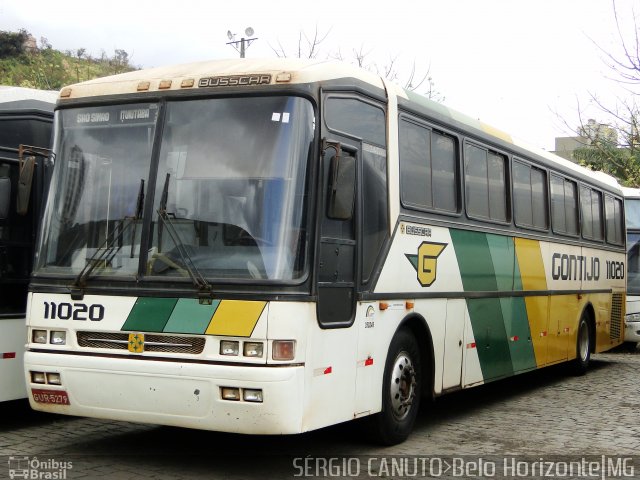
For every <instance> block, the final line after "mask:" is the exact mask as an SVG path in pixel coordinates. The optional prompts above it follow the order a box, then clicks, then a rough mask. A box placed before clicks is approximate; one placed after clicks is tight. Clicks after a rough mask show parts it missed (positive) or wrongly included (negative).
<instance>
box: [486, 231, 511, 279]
mask: <svg viewBox="0 0 640 480" xmlns="http://www.w3.org/2000/svg"><path fill="white" fill-rule="evenodd" d="M486 237H487V244H488V246H489V252H490V254H491V261H492V263H493V270H494V272H495V278H496V285H497V288H498V290H502V291H509V290H511V289H513V265H514V263H515V248H514V246H513V239H512V238H511V237H506V236H504V235H486Z"/></svg>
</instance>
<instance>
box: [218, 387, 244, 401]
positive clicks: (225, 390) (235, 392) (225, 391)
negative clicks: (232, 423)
mask: <svg viewBox="0 0 640 480" xmlns="http://www.w3.org/2000/svg"><path fill="white" fill-rule="evenodd" d="M220 396H221V397H222V399H223V400H232V401H234V402H237V401H238V400H240V389H239V388H234V387H220Z"/></svg>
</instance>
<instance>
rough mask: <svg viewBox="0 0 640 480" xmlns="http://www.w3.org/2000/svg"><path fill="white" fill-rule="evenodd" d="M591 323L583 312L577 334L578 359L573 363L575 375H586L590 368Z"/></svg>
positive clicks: (572, 367) (572, 368)
mask: <svg viewBox="0 0 640 480" xmlns="http://www.w3.org/2000/svg"><path fill="white" fill-rule="evenodd" d="M591 338H592V337H591V324H590V323H589V317H588V316H587V314H586V313H583V314H582V317H580V321H579V322H578V332H577V336H576V359H575V360H574V361H573V362H572V364H571V370H572V373H573V374H574V375H584V374H585V373H587V369H588V368H589V360H590V359H591V350H592V345H591Z"/></svg>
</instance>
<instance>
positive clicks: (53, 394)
mask: <svg viewBox="0 0 640 480" xmlns="http://www.w3.org/2000/svg"><path fill="white" fill-rule="evenodd" d="M31 394H32V395H33V399H34V400H35V401H36V402H38V403H51V404H54V405H71V404H70V403H69V396H68V395H67V392H65V391H64V390H42V389H39V388H32V389H31Z"/></svg>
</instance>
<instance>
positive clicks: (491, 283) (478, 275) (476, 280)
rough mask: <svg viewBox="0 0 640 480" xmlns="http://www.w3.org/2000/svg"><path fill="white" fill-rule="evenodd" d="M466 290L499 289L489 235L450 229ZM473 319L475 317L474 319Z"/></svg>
mask: <svg viewBox="0 0 640 480" xmlns="http://www.w3.org/2000/svg"><path fill="white" fill-rule="evenodd" d="M450 234H451V240H452V241H453V248H454V249H455V251H456V257H457V259H458V267H459V268H460V276H461V277H462V285H463V287H464V290H465V292H473V291H484V292H493V291H496V290H497V289H498V284H497V282H496V275H495V271H494V268H493V261H492V260H491V252H490V250H489V243H488V242H487V235H486V234H484V233H478V232H472V231H469V230H454V229H451V230H450ZM472 320H473V319H472Z"/></svg>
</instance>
